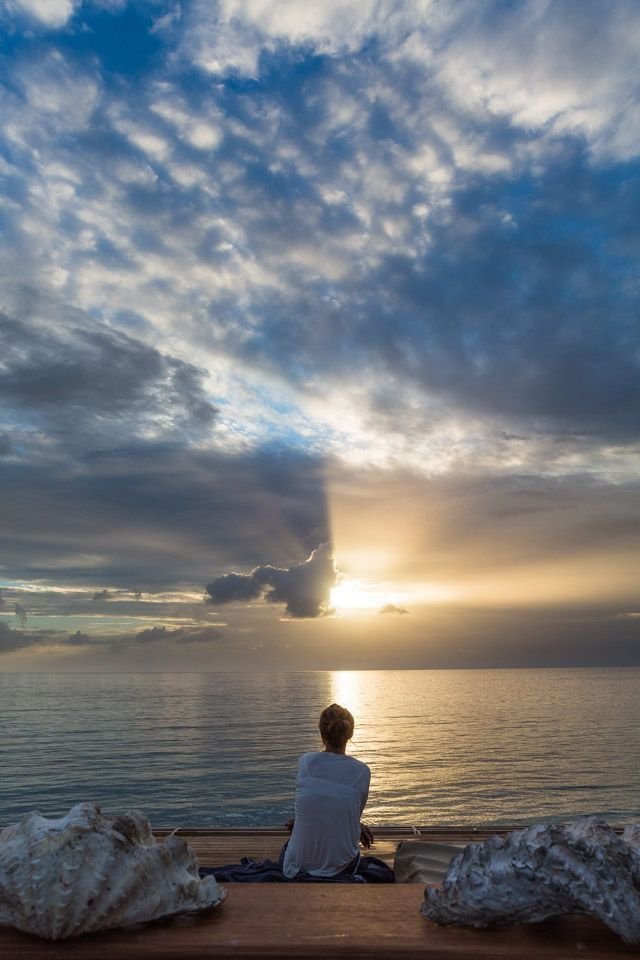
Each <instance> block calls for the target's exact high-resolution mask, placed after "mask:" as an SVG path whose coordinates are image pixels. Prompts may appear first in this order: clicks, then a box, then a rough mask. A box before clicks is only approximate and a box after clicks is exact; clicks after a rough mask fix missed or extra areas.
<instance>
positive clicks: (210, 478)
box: [0, 435, 328, 613]
mask: <svg viewBox="0 0 640 960" xmlns="http://www.w3.org/2000/svg"><path fill="white" fill-rule="evenodd" d="M28 439H29V440H30V441H31V435H29V437H28ZM65 443H66V440H65ZM29 453H30V458H29V459H28V458H27V457H26V455H25V459H24V460H17V461H15V462H13V461H12V462H9V463H7V465H6V468H5V469H3V471H2V472H0V498H1V499H2V503H3V507H4V510H5V511H6V522H5V523H3V524H2V529H1V531H0V553H1V554H2V555H5V556H10V557H11V564H10V570H6V571H3V572H4V573H5V574H6V575H7V576H10V578H11V579H12V580H14V581H26V582H30V581H32V580H34V579H35V580H38V581H39V582H41V583H42V582H44V583H49V584H56V585H57V586H58V587H63V586H66V587H67V588H70V589H73V588H77V587H79V586H83V585H84V586H85V587H86V588H87V589H88V590H90V593H89V594H80V595H79V596H78V597H77V598H76V599H74V600H73V608H74V610H76V611H77V612H79V610H80V608H81V607H82V605H83V604H84V605H85V607H86V604H87V602H88V601H90V600H91V597H92V596H93V594H94V593H96V592H98V593H99V592H100V591H101V590H103V589H107V590H108V591H109V592H110V593H113V592H114V591H115V590H121V589H123V588H125V587H126V588H127V589H131V588H133V587H134V586H137V587H138V588H139V589H141V590H144V591H152V592H154V593H157V592H158V591H159V590H170V591H176V590H177V591H178V592H180V590H181V589H183V590H184V589H186V590H187V591H191V592H193V591H194V589H197V590H199V589H200V587H199V586H197V585H201V584H202V583H203V582H204V581H205V579H206V577H207V574H209V575H210V572H211V568H212V566H213V569H214V571H215V572H220V573H222V572H224V570H225V568H228V566H229V565H237V566H239V567H240V568H244V569H247V568H251V567H252V566H255V565H256V562H260V561H262V562H266V560H267V559H269V560H271V561H272V562H274V563H275V564H276V566H286V561H287V558H288V557H290V556H292V555H293V556H296V555H303V556H305V555H307V554H308V553H309V552H310V550H311V549H312V548H313V547H314V546H316V545H317V544H318V543H319V542H320V541H323V540H326V539H327V537H328V515H327V503H326V489H325V486H326V476H325V475H326V464H325V462H324V460H322V459H321V458H317V457H313V456H305V455H303V454H300V453H298V452H296V451H282V450H273V451H272V450H258V451H253V452H244V453H237V454H232V453H228V452H220V451H216V450H215V449H214V450H197V449H193V448H185V447H184V446H182V445H181V444H180V443H178V442H175V443H173V444H167V445H162V444H153V443H149V442H147V443H145V442H144V440H139V441H138V442H137V443H136V444H130V445H125V446H123V447H121V448H116V449H110V450H109V449H108V450H99V451H95V452H91V453H89V452H87V453H85V454H84V455H77V456H73V457H71V456H63V455H61V454H59V453H58V451H56V450H54V453H55V454H56V455H54V453H52V450H51V444H45V445H43V447H42V448H40V446H35V449H34V445H33V442H32V441H31V442H30V448H29ZM105 585H106V586H105ZM36 596H39V595H34V600H33V602H34V603H35V597H36ZM54 599H55V598H53V599H52V598H51V597H49V598H47V603H49V604H50V603H53V602H54ZM29 602H30V603H31V602H32V601H31V600H30V601H29ZM55 602H56V604H60V605H62V606H65V605H68V604H69V603H71V599H67V598H65V597H64V596H60V597H59V599H58V600H55ZM96 602H98V601H96ZM109 603H110V604H111V605H113V601H109ZM140 609H143V610H144V612H145V613H147V612H148V609H144V608H143V607H141V608H140ZM121 610H124V607H123V606H122V604H121V602H119V604H118V612H120V611H121Z"/></svg>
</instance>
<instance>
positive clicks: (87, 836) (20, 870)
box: [0, 803, 226, 940]
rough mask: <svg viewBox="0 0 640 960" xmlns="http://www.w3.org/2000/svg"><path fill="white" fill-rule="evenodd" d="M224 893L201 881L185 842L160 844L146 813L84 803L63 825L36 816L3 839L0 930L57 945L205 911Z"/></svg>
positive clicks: (212, 881) (11, 829)
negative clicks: (106, 811)
mask: <svg viewBox="0 0 640 960" xmlns="http://www.w3.org/2000/svg"><path fill="white" fill-rule="evenodd" d="M225 896H226V891H225V890H224V889H223V888H222V887H219V886H218V884H217V883H216V881H215V879H214V878H213V877H205V878H203V879H200V877H199V876H198V862H197V860H196V857H195V854H194V853H193V851H192V850H191V848H190V847H189V846H188V844H187V843H186V841H185V840H183V839H182V838H181V837H177V836H175V835H171V836H169V837H167V838H166V840H164V842H162V843H158V842H157V841H156V840H155V838H154V836H153V834H152V832H151V827H150V825H149V821H148V820H147V818H146V817H145V815H144V814H143V813H140V812H139V811H131V812H129V813H125V814H124V815H123V816H121V817H107V816H104V815H103V814H102V813H101V812H100V809H99V807H96V806H94V805H92V804H89V803H80V804H78V805H77V806H75V807H72V809H71V810H70V811H69V813H68V814H67V815H66V817H62V818H61V819H60V820H48V819H46V818H45V817H42V816H40V814H39V813H31V814H29V815H28V816H26V817H25V818H24V819H23V820H21V821H20V823H17V824H14V825H13V826H10V827H6V828H5V829H4V830H3V831H2V833H0V924H8V925H9V926H12V927H16V928H17V929H18V930H24V931H26V932H27V933H33V934H36V935H37V936H39V937H46V938H47V939H50V940H60V939H62V938H64V937H75V936H78V935H79V934H81V933H89V932H90V931H92V930H105V929H108V928H111V927H124V926H129V925H130V924H135V923H142V922H144V921H146V920H157V919H159V918H160V917H169V916H173V915H175V914H179V913H192V912H196V911H198V910H206V909H208V908H209V907H214V906H216V904H218V903H220V902H221V901H222V900H223V899H224V897H225Z"/></svg>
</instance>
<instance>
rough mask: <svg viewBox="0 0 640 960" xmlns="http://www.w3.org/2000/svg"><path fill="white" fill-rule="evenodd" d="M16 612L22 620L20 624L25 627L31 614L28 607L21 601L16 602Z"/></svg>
mask: <svg viewBox="0 0 640 960" xmlns="http://www.w3.org/2000/svg"><path fill="white" fill-rule="evenodd" d="M14 613H15V616H16V617H17V618H18V620H19V621H20V626H21V627H22V628H23V629H24V627H25V625H26V623H27V620H28V616H29V615H28V613H27V608H26V607H25V606H23V604H21V603H16V604H15V607H14Z"/></svg>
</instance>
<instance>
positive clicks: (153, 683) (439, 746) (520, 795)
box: [0, 669, 640, 826]
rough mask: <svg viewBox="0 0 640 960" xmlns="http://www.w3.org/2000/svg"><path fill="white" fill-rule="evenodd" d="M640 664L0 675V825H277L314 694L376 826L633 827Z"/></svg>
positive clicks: (305, 745) (284, 813)
mask: <svg viewBox="0 0 640 960" xmlns="http://www.w3.org/2000/svg"><path fill="white" fill-rule="evenodd" d="M639 686H640V670H638V669H603V670H600V669H593V670H495V671H494V670H450V671H447V670H439V671H436V670H434V671H429V670H425V671H417V670H416V671H390V672H382V671H380V672H379V671H370V672H369V671H367V672H341V673H323V672H318V673H297V674H296V673H290V674H219V675H216V674H202V675H195V674H178V675H168V674H135V675H117V676H114V675H68V676H60V675H43V674H39V675H15V674H14V675H7V674H5V675H0V825H4V824H7V823H10V822H13V821H15V820H16V819H17V818H19V817H20V816H22V815H23V814H25V813H27V812H30V811H31V810H40V811H41V812H42V813H44V814H45V815H48V816H60V815H62V814H63V813H65V812H66V811H67V810H68V808H69V807H70V806H71V805H72V804H73V803H76V802H78V801H81V800H90V801H95V802H97V803H99V804H100V805H101V806H102V808H103V809H104V810H105V811H108V812H111V813H117V812H122V811H124V810H126V809H131V808H139V809H142V810H144V811H145V812H146V813H147V814H148V815H149V816H150V818H151V821H152V823H153V824H154V825H155V826H164V825H167V826H177V825H184V826H189V825H191V826H196V825H197V826H247V825H251V824H261V825H269V824H280V823H282V821H283V820H285V819H286V818H287V817H288V816H290V815H291V814H292V812H293V810H292V797H293V789H294V778H295V767H296V761H297V757H298V756H299V754H300V753H302V752H304V751H306V750H313V749H318V748H319V741H318V735H317V728H316V723H317V717H318V715H319V713H320V711H321V710H322V708H323V707H325V706H326V705H327V704H328V703H330V702H332V701H337V702H339V703H343V704H344V705H346V706H348V707H349V708H350V709H351V711H352V713H353V714H354V716H355V718H356V734H355V737H354V740H353V743H352V746H351V748H350V752H352V753H353V754H354V755H355V756H358V757H360V758H361V759H362V760H364V761H365V762H366V763H368V764H369V765H370V767H371V770H372V788H371V793H370V799H369V804H368V807H367V813H366V818H367V819H368V820H369V822H371V823H373V824H375V823H378V824H382V823H404V824H437V823H452V824H479V823H494V824H498V823H507V822H508V823H514V822H532V821H535V820H549V819H555V818H570V817H573V816H575V815H578V814H584V813H599V814H602V815H603V816H605V817H606V818H607V819H608V820H609V821H610V822H634V821H640V763H639V756H640V697H639V696H638V693H639Z"/></svg>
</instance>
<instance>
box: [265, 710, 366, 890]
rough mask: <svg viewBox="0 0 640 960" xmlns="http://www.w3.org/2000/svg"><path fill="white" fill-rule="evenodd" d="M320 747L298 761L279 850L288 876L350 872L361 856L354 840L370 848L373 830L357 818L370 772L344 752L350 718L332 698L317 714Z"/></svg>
mask: <svg viewBox="0 0 640 960" xmlns="http://www.w3.org/2000/svg"><path fill="white" fill-rule="evenodd" d="M318 726H319V729H320V736H321V737H322V742H323V744H324V750H323V751H320V752H318V753H305V754H303V755H302V756H301V757H300V760H299V762H298V774H297V778H296V797H295V818H294V820H293V821H289V822H288V824H287V826H288V827H289V829H291V838H290V840H289V841H288V843H287V844H286V845H285V848H284V850H283V853H282V855H281V862H282V870H283V873H284V875H285V877H287V878H288V879H294V878H295V877H297V876H299V875H302V874H309V875H310V876H312V877H337V876H341V875H345V876H349V875H351V874H353V873H355V871H356V869H357V867H358V863H359V860H360V853H359V847H358V843H359V841H361V842H362V845H363V846H364V847H366V848H368V847H369V846H370V845H371V843H372V841H373V835H372V833H371V831H370V830H369V828H368V827H366V826H364V824H362V823H361V822H360V817H361V816H362V811H363V810H364V807H365V804H366V802H367V797H368V795H369V783H370V780H371V771H370V769H369V767H368V766H367V765H366V763H362V761H361V760H356V758H355V757H348V756H347V755H346V747H347V742H348V741H349V740H350V739H351V737H352V736H353V717H352V716H351V714H350V713H349V711H348V710H347V709H346V708H345V707H340V706H338V704H336V703H332V704H331V706H329V707H327V708H326V710H323V711H322V714H321V715H320V723H319V725H318Z"/></svg>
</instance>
